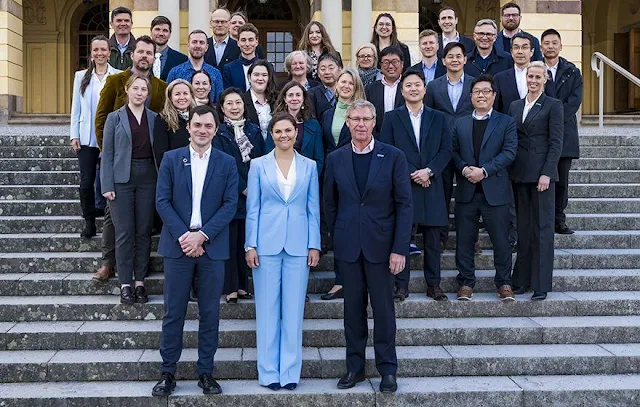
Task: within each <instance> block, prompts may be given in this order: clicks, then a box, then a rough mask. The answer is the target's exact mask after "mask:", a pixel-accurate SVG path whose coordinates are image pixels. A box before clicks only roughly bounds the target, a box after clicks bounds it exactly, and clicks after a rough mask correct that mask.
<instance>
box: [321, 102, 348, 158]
mask: <svg viewBox="0 0 640 407" xmlns="http://www.w3.org/2000/svg"><path fill="white" fill-rule="evenodd" d="M335 113H336V108H335V107H332V108H331V109H329V110H327V111H326V112H324V114H323V115H322V138H323V140H324V152H325V156H326V155H327V154H329V153H330V152H332V151H334V150H335V149H337V148H340V147H342V146H344V145H345V144H349V142H350V141H351V130H349V126H347V122H346V121H345V123H344V124H343V125H342V129H341V130H340V137H339V138H338V144H336V141H335V140H334V138H333V133H331V125H332V124H333V115H334V114H335Z"/></svg>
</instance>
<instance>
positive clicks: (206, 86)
mask: <svg viewBox="0 0 640 407" xmlns="http://www.w3.org/2000/svg"><path fill="white" fill-rule="evenodd" d="M191 86H193V92H194V93H195V95H196V97H197V98H198V99H207V98H209V92H211V82H210V81H209V77H208V76H207V75H205V74H203V73H197V74H195V75H194V76H193V79H191Z"/></svg>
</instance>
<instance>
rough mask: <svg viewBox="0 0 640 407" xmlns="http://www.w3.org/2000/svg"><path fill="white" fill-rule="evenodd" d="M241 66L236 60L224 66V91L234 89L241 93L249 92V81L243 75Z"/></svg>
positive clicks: (238, 60)
mask: <svg viewBox="0 0 640 407" xmlns="http://www.w3.org/2000/svg"><path fill="white" fill-rule="evenodd" d="M242 65H243V64H242V61H241V60H240V58H238V59H236V60H235V61H231V62H229V63H228V64H226V65H225V66H224V69H223V70H222V85H223V86H224V88H225V89H227V88H231V87H235V88H238V89H240V90H241V91H243V92H246V91H247V90H249V80H248V79H247V76H246V75H245V74H244V68H243V66H242Z"/></svg>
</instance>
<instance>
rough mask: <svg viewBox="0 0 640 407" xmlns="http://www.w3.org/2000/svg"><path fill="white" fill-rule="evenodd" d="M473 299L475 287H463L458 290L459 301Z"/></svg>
mask: <svg viewBox="0 0 640 407" xmlns="http://www.w3.org/2000/svg"><path fill="white" fill-rule="evenodd" d="M471 298H473V287H469V286H468V285H463V286H462V287H460V289H459V290H458V301H471Z"/></svg>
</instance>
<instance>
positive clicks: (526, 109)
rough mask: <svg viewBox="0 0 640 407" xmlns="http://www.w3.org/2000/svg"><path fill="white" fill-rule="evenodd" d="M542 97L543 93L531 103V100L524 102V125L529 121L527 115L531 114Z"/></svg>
mask: <svg viewBox="0 0 640 407" xmlns="http://www.w3.org/2000/svg"><path fill="white" fill-rule="evenodd" d="M540 96H542V93H541V94H540V95H538V97H537V98H535V100H534V101H533V102H531V103H529V98H527V99H525V100H524V109H523V110H522V123H524V121H525V120H526V119H527V115H528V114H529V112H530V111H531V109H532V108H533V106H534V105H535V104H536V103H538V99H540Z"/></svg>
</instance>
